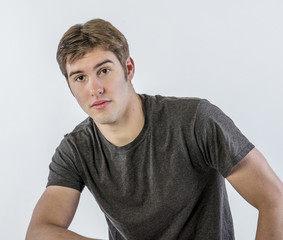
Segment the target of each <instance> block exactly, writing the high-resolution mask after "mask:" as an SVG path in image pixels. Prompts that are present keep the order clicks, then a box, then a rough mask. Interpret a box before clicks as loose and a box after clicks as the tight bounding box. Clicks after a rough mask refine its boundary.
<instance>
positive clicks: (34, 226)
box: [26, 186, 93, 240]
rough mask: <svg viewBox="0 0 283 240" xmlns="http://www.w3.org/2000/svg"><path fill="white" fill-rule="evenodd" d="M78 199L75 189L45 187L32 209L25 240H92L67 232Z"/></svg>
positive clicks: (78, 193)
mask: <svg viewBox="0 0 283 240" xmlns="http://www.w3.org/2000/svg"><path fill="white" fill-rule="evenodd" d="M79 199H80V192H79V191H77V190H75V189H71V188H66V187H60V186H50V187H47V188H46V190H45V192H44V193H43V194H42V196H41V198H40V199H39V201H38V203H37V205H36V207H35V209H34V212H33V215H32V219H31V222H30V225H29V228H28V231H27V234H26V240H50V239H52V240H64V239H66V240H93V239H92V238H86V237H83V236H80V235H78V234H76V233H74V232H72V231H70V230H68V227H69V225H70V224H71V222H72V220H73V217H74V215H75V212H76V209H77V206H78V203H79Z"/></svg>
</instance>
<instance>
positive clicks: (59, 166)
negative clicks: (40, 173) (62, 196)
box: [47, 135, 84, 192]
mask: <svg viewBox="0 0 283 240" xmlns="http://www.w3.org/2000/svg"><path fill="white" fill-rule="evenodd" d="M66 136H67V135H66ZM66 136H65V138H64V139H63V140H62V142H61V143H60V145H59V147H58V148H57V149H56V151H55V154H54V155H53V157H52V161H51V163H50V165H49V176H48V182H47V187H48V186H52V185H57V186H63V187H70V188H74V189H76V190H78V191H80V192H81V191H82V190H83V188H84V182H83V180H82V177H81V175H80V173H79V170H78V169H79V168H78V163H77V162H76V158H75V154H74V150H73V148H72V145H71V143H70V142H69V141H68V139H67V137H66Z"/></svg>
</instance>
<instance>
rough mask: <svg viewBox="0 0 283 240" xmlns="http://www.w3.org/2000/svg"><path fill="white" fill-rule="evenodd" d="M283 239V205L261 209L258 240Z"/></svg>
mask: <svg viewBox="0 0 283 240" xmlns="http://www.w3.org/2000/svg"><path fill="white" fill-rule="evenodd" d="M266 239H268V240H282V239H283V206H281V207H278V208H269V209H266V210H260V211H259V217H258V227H257V233H256V240H266Z"/></svg>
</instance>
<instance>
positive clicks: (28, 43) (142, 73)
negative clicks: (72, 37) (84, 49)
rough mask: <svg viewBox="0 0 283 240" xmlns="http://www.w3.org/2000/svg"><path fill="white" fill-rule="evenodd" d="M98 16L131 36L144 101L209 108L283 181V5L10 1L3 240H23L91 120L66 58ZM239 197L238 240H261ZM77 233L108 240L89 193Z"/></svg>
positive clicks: (258, 0)
mask: <svg viewBox="0 0 283 240" xmlns="http://www.w3.org/2000/svg"><path fill="white" fill-rule="evenodd" d="M97 17H99V18H104V19H107V20H109V21H110V22H112V23H113V25H114V26H116V27H117V28H118V29H120V30H121V31H122V32H123V33H124V34H125V36H126V37H127V39H128V42H129V45H130V51H131V55H132V57H133V59H134V60H135V63H136V75H135V77H134V79H133V84H134V87H135V89H136V91H137V92H139V93H149V94H162V95H175V96H197V97H203V98H207V99H209V100H210V101H211V102H212V103H214V104H216V105H218V106H219V107H220V108H222V110H224V112H226V113H227V114H228V115H229V116H230V117H231V118H232V119H233V120H234V122H235V123H236V125H237V126H238V127H239V128H240V129H241V130H242V132H243V133H244V134H245V135H246V136H247V137H248V138H249V139H250V140H251V141H252V142H253V143H254V144H255V145H256V146H257V147H258V148H259V149H260V150H261V151H262V152H263V153H264V155H265V156H266V157H267V159H268V161H269V163H270V165H271V166H272V168H273V169H274V170H275V172H276V173H277V174H278V176H279V177H280V178H281V179H282V178H283V163H282V160H283V152H282V137H283V124H282V123H283V113H282V108H283V84H282V80H283V66H282V64H283V47H282V46H283V44H282V43H283V33H282V29H283V27H282V24H283V2H282V1H281V0H269V1H263V0H237V1H236V0H235V1H231V0H229V1H228V0H215V1H211V0H199V1H190V0H184V1H181V0H175V1H173V0H171V1H167V0H160V1H159V0H157V1H154V0H150V1H149V0H143V1H133V0H128V1H122V0H119V1H116V0H111V1H107V0H103V1H102V0H99V1H98V0H84V1H77V0H76V1H75V0H57V1H39V0H26V1H20V0H18V1H16V0H14V1H13V0H9V1H1V3H0V31H1V38H0V48H1V51H0V52H1V55H0V61H1V62H0V67H1V75H0V76H1V80H0V81H1V84H0V109H1V115H0V116H1V117H0V120H1V124H0V134H1V135H0V144H1V145H0V158H1V168H0V184H1V197H0V201H1V202H0V217H1V218H0V226H1V230H0V239H5V240H6V239H15V240H16V239H24V236H25V232H26V229H27V226H28V223H29V220H30V217H31V213H32V210H33V208H34V206H35V204H36V202H37V200H38V198H39V197H40V195H41V193H42V192H43V190H44V188H45V184H46V179H47V175H48V165H49V162H50V160H51V157H52V155H53V153H54V150H55V148H56V147H57V145H58V144H59V142H60V141H61V139H62V137H63V135H64V134H65V133H67V132H69V131H71V130H72V129H73V128H74V127H75V125H76V124H78V123H79V122H81V121H82V120H83V119H84V118H85V117H86V115H85V114H84V113H83V112H82V110H80V108H79V106H78V105H77V103H76V101H75V99H74V98H73V97H72V95H71V94H70V92H69V89H68V87H67V85H66V83H65V80H64V78H63V76H62V75H61V73H60V71H59V68H58V66H57V63H56V60H55V53H56V48H57V44H58V41H59V39H60V38H61V36H62V34H63V33H64V32H65V31H66V30H67V29H68V28H69V27H70V26H71V25H73V24H76V23H84V22H85V21H87V20H90V19H92V18H97ZM228 191H229V196H230V202H231V208H232V213H233V216H234V223H235V232H236V239H241V240H250V239H253V238H254V234H255V229H256V219H257V211H256V210H255V209H254V208H253V207H251V206H249V205H248V204H247V203H246V202H245V201H244V200H242V199H241V197H239V196H238V195H237V193H236V192H235V191H234V190H233V189H231V187H230V186H228ZM71 229H72V230H74V231H77V232H78V233H80V234H83V235H87V236H90V237H97V238H107V237H108V234H107V227H106V223H105V220H104V217H103V215H102V214H101V212H100V210H99V208H98V207H97V205H96V203H95V200H94V199H93V197H92V196H91V195H90V194H89V192H88V190H85V191H84V192H83V194H82V199H81V203H80V205H79V209H78V212H77V215H76V217H75V219H74V221H73V223H72V225H71Z"/></svg>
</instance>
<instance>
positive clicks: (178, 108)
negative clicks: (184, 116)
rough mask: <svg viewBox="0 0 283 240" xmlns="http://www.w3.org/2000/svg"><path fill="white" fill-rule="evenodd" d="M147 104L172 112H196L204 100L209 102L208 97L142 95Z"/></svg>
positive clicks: (156, 108)
mask: <svg viewBox="0 0 283 240" xmlns="http://www.w3.org/2000/svg"><path fill="white" fill-rule="evenodd" d="M141 97H142V99H143V100H144V102H145V104H147V105H150V106H151V107H152V108H153V109H155V110H158V109H160V110H164V109H167V110H169V111H170V112H172V113H175V112H182V111H184V112H188V111H189V112H195V111H197V109H198V107H199V105H200V104H201V103H202V102H208V101H207V100H206V99H203V98H199V97H177V96H163V95H155V96H152V95H146V94H142V95H141Z"/></svg>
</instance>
